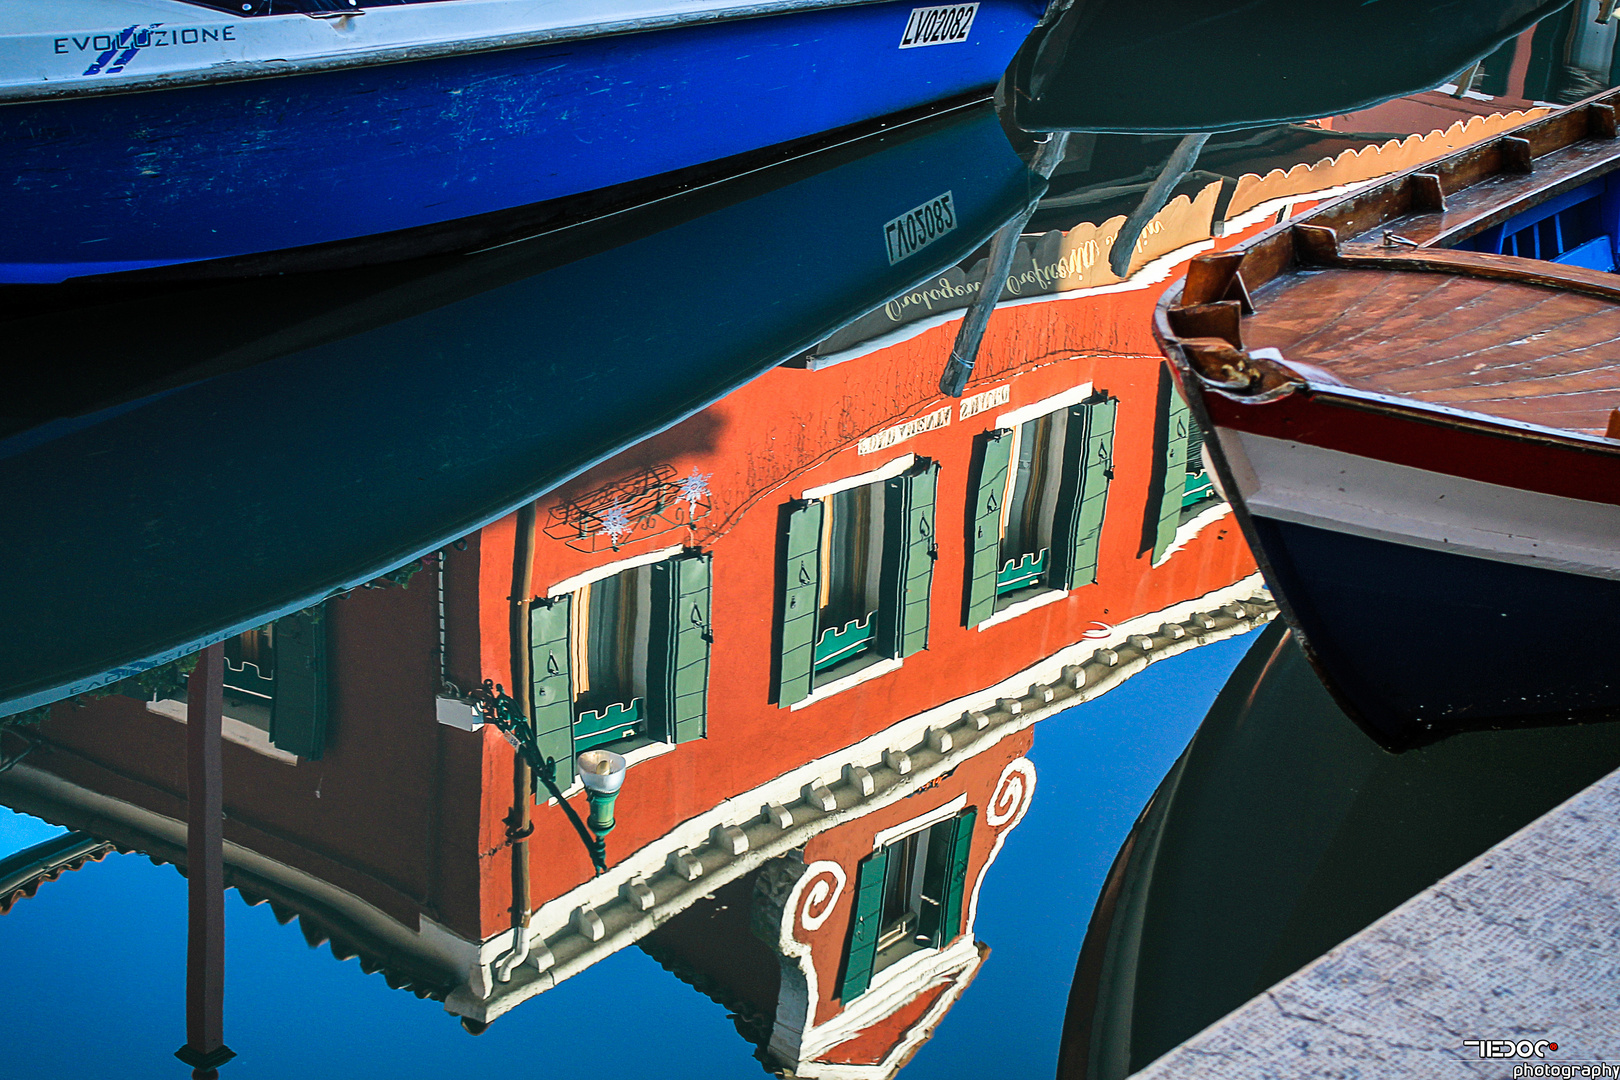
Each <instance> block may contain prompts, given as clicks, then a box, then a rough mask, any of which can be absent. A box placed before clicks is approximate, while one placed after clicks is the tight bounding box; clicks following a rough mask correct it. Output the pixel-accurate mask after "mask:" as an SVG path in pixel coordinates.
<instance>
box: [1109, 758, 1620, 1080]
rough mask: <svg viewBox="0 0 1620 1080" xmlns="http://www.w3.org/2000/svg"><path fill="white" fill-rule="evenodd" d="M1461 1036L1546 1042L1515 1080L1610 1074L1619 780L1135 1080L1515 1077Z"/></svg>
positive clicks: (1618, 1035)
mask: <svg viewBox="0 0 1620 1080" xmlns="http://www.w3.org/2000/svg"><path fill="white" fill-rule="evenodd" d="M1389 842H1390V844H1392V845H1393V844H1398V843H1400V842H1401V838H1400V837H1399V836H1391V837H1390V838H1389ZM1369 872H1374V873H1375V872H1376V868H1373V867H1369ZM1471 1039H1489V1040H1515V1041H1517V1040H1530V1041H1535V1040H1542V1039H1544V1040H1547V1041H1548V1042H1549V1043H1556V1044H1557V1047H1558V1048H1557V1050H1552V1049H1547V1050H1545V1051H1544V1054H1545V1056H1544V1057H1540V1058H1538V1057H1534V1056H1531V1057H1529V1058H1528V1059H1525V1060H1524V1062H1523V1063H1524V1064H1526V1065H1528V1066H1530V1067H1531V1068H1529V1069H1526V1070H1523V1071H1520V1072H1519V1073H1518V1074H1517V1075H1520V1076H1537V1075H1541V1076H1554V1075H1555V1076H1565V1075H1570V1076H1586V1075H1603V1076H1620V772H1615V773H1611V774H1610V775H1609V776H1607V777H1605V778H1604V779H1602V780H1600V781H1598V782H1597V783H1596V784H1594V785H1592V786H1591V787H1590V788H1587V789H1586V790H1585V791H1583V792H1581V793H1580V794H1578V795H1576V796H1574V797H1573V798H1571V799H1570V800H1569V801H1568V802H1566V803H1564V804H1563V805H1562V806H1560V807H1558V808H1557V809H1555V810H1553V811H1551V812H1550V813H1548V814H1547V815H1546V816H1544V817H1542V818H1541V819H1539V820H1537V821H1535V822H1532V823H1531V824H1530V825H1528V826H1526V827H1525V828H1524V829H1522V830H1520V831H1519V832H1517V833H1515V834H1514V835H1513V836H1510V837H1508V838H1507V839H1506V840H1504V841H1502V842H1501V843H1500V844H1498V845H1497V846H1496V847H1494V848H1492V849H1491V850H1489V851H1487V852H1486V853H1485V854H1483V855H1481V856H1480V857H1479V858H1477V859H1475V860H1474V861H1473V862H1470V863H1468V864H1467V865H1466V866H1463V867H1462V868H1460V869H1459V870H1457V871H1456V872H1455V873H1453V874H1451V875H1450V876H1449V877H1447V878H1445V879H1444V880H1442V881H1440V882H1439V883H1438V884H1436V885H1434V886H1432V887H1431V888H1429V889H1427V890H1425V891H1424V892H1422V893H1419V894H1418V895H1417V896H1415V897H1413V898H1412V899H1411V900H1409V901H1407V902H1406V903H1405V904H1403V905H1401V906H1400V907H1398V908H1396V909H1395V910H1394V911H1392V912H1390V913H1389V914H1388V915H1386V916H1384V918H1382V919H1380V920H1379V921H1378V922H1376V923H1374V924H1373V925H1371V926H1369V927H1368V928H1367V929H1365V930H1363V931H1362V932H1361V933H1359V934H1357V935H1356V936H1355V937H1353V938H1351V939H1350V940H1348V941H1346V942H1345V943H1344V944H1342V945H1340V946H1339V947H1338V948H1336V949H1334V950H1333V951H1332V952H1330V953H1328V954H1327V955H1326V956H1323V957H1322V958H1320V959H1319V960H1317V961H1315V962H1314V963H1312V964H1310V965H1309V966H1307V967H1305V968H1303V969H1302V970H1300V971H1299V972H1297V973H1295V974H1294V975H1292V976H1291V977H1289V978H1288V979H1285V980H1284V981H1282V982H1280V983H1278V984H1277V985H1276V986H1274V987H1272V988H1271V989H1270V990H1268V991H1266V992H1265V993H1264V994H1261V995H1260V996H1259V997H1256V998H1254V999H1253V1000H1251V1001H1250V1002H1248V1003H1247V1004H1246V1005H1244V1006H1242V1007H1241V1008H1239V1009H1237V1010H1235V1011H1234V1012H1232V1013H1231V1014H1229V1015H1228V1016H1226V1017H1225V1018H1224V1019H1222V1020H1220V1021H1218V1022H1217V1023H1215V1024H1213V1025H1211V1026H1210V1027H1208V1028H1206V1029H1204V1030H1203V1031H1202V1032H1200V1033H1199V1034H1197V1035H1195V1036H1193V1037H1192V1038H1191V1039H1189V1040H1187V1041H1186V1042H1185V1043H1183V1044H1181V1045H1180V1046H1179V1047H1177V1048H1176V1049H1174V1050H1172V1051H1170V1052H1169V1053H1168V1054H1166V1055H1164V1056H1163V1057H1161V1058H1160V1059H1159V1060H1157V1061H1155V1062H1154V1063H1153V1064H1151V1065H1149V1066H1148V1067H1147V1068H1145V1069H1143V1070H1142V1071H1141V1072H1139V1073H1137V1074H1136V1078H1137V1080H1194V1078H1196V1080H1208V1078H1212V1077H1245V1078H1254V1080H1259V1078H1271V1077H1275V1078H1278V1080H1294V1078H1298V1077H1333V1078H1341V1077H1342V1078H1346V1080H1349V1078H1366V1080H1373V1078H1378V1080H1401V1078H1407V1077H1412V1078H1418V1077H1422V1078H1425V1080H1428V1078H1435V1077H1469V1078H1473V1077H1491V1078H1497V1077H1503V1078H1505V1077H1512V1076H1514V1075H1515V1070H1514V1067H1515V1065H1516V1064H1520V1063H1521V1059H1518V1058H1515V1057H1507V1058H1494V1059H1482V1058H1481V1057H1480V1054H1479V1051H1478V1050H1477V1049H1475V1048H1474V1047H1469V1046H1464V1045H1463V1043H1464V1041H1465V1040H1471ZM1604 1061H1606V1062H1608V1063H1610V1065H1611V1070H1612V1071H1597V1070H1589V1066H1592V1065H1593V1063H1596V1062H1604ZM1548 1066H1554V1067H1556V1068H1547V1067H1548ZM1566 1066H1567V1067H1569V1070H1568V1071H1567V1072H1566V1068H1565V1067H1566ZM1535 1067H1542V1068H1544V1069H1546V1071H1543V1072H1536V1071H1534V1069H1535Z"/></svg>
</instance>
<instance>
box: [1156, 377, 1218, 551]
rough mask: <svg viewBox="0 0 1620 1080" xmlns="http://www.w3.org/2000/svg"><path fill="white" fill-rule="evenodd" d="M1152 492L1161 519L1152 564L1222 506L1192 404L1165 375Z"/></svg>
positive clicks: (1160, 396) (1161, 395) (1162, 381)
mask: <svg viewBox="0 0 1620 1080" xmlns="http://www.w3.org/2000/svg"><path fill="white" fill-rule="evenodd" d="M1156 434H1157V438H1156V440H1155V441H1156V449H1157V454H1156V456H1155V461H1154V477H1153V485H1154V486H1153V493H1152V495H1151V496H1150V498H1149V500H1148V506H1149V507H1150V510H1152V511H1156V516H1155V518H1154V520H1153V521H1151V522H1150V527H1151V529H1152V537H1151V540H1152V547H1153V561H1154V562H1158V561H1159V560H1160V559H1162V558H1164V556H1165V554H1166V553H1167V552H1168V551H1169V550H1170V546H1171V545H1172V544H1174V543H1175V541H1176V530H1177V529H1179V528H1181V526H1183V525H1185V524H1187V523H1189V522H1191V521H1192V520H1193V519H1194V518H1196V517H1198V516H1199V515H1200V514H1202V513H1203V512H1204V511H1205V510H1207V509H1209V508H1210V507H1211V506H1215V505H1219V504H1220V503H1221V501H1222V500H1221V497H1220V494H1219V493H1218V492H1217V491H1216V490H1215V481H1214V478H1213V477H1211V476H1210V475H1209V473H1208V472H1207V471H1206V470H1205V468H1204V454H1203V446H1204V432H1203V429H1202V428H1201V427H1199V425H1198V422H1197V421H1196V420H1194V419H1193V416H1192V413H1191V412H1190V411H1189V410H1188V408H1187V402H1186V400H1185V399H1183V398H1182V396H1181V394H1180V392H1179V391H1177V390H1176V388H1175V386H1174V385H1173V383H1172V382H1171V380H1170V376H1169V373H1168V372H1167V371H1163V370H1161V372H1160V376H1159V423H1158V425H1157V433H1156Z"/></svg>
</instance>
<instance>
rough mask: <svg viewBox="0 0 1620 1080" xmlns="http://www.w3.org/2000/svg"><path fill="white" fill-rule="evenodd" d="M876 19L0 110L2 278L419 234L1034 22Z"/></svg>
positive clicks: (768, 126)
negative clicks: (955, 39)
mask: <svg viewBox="0 0 1620 1080" xmlns="http://www.w3.org/2000/svg"><path fill="white" fill-rule="evenodd" d="M912 9H913V5H912V4H911V3H879V4H870V5H865V6H857V7H847V8H831V9H825V10H821V11H814V12H804V13H796V14H789V15H778V16H772V17H767V18H755V19H745V20H738V21H732V22H724V23H716V24H709V25H700V26H691V27H683V28H676V29H667V30H659V31H653V32H646V33H639V34H628V35H621V36H613V37H603V38H595V39H588V40H584V41H573V42H567V43H562V44H551V45H544V46H535V47H529V48H521V49H511V50H505V51H492V52H484V53H477V54H472V55H463V56H449V57H439V58H433V59H422V60H415V61H411V62H408V63H396V64H385V65H376V66H369V67H356V68H349V69H344V70H337V71H324V72H311V73H306V74H297V75H289V76H283V77H278V78H267V79H257V80H246V81H235V82H219V83H207V84H202V85H197V86H182V87H173V88H167V89H162V90H147V91H141V92H135V93H123V94H105V95H90V96H85V97H78V98H64V99H58V100H49V101H38V102H18V103H13V104H9V105H5V106H4V107H0V161H3V162H4V163H5V172H6V174H7V198H6V207H7V221H8V227H7V228H6V229H5V230H3V231H0V282H13V283H24V282H54V281H62V280H65V279H67V278H70V277H75V276H82V275H91V274H101V273H113V272H119V271H127V270H136V269H142V268H150V267H156V266H166V265H172V264H176V263H185V262H192V261H198V260H209V259H221V258H231V257H234V256H242V255H247V254H253V253H260V252H271V251H280V250H283V249H287V248H297V247H305V246H308V245H316V244H329V243H332V242H335V241H344V240H350V239H354V238H358V237H367V236H373V235H376V234H383V233H392V232H397V231H400V230H409V229H417V228H421V227H423V226H431V225H437V224H440V223H444V222H450V221H455V220H459V219H463V218H468V217H473V216H476V215H482V214H490V213H495V212H499V211H503V210H509V209H511V208H514V207H523V206H530V205H532V204H539V203H547V202H550V201H552V200H557V199H566V198H569V197H571V196H577V195H579V194H581V193H584V192H591V191H596V190H599V189H604V188H612V187H615V186H617V185H622V184H626V183H631V182H635V181H638V180H644V179H646V178H648V177H655V176H661V175H663V174H667V173H674V172H679V171H680V170H687V169H691V168H693V167H696V166H701V165H703V164H704V163H707V162H714V161H717V160H720V159H725V158H732V157H735V156H737V155H741V154H746V153H749V152H751V151H756V150H759V149H761V148H765V147H772V146H777V145H780V144H783V143H790V142H793V141H794V140H799V139H804V138H807V137H810V136H814V135H815V134H817V133H819V132H825V131H828V130H831V129H836V128H841V127H846V126H849V125H852V124H859V123H863V122H867V121H872V120H875V119H878V118H881V117H885V116H889V115H892V114H898V113H903V112H906V111H907V110H912V109H916V108H918V107H920V106H924V105H926V104H927V103H929V102H934V101H940V100H944V99H950V98H953V97H957V96H960V95H963V94H967V93H970V92H974V91H983V90H986V89H987V88H989V87H991V86H993V85H994V83H995V82H996V80H997V79H998V78H999V77H1000V75H1001V73H1002V71H1003V70H1004V69H1005V67H1006V65H1007V63H1008V61H1009V60H1010V58H1011V57H1012V55H1013V53H1014V51H1015V50H1016V49H1017V47H1018V45H1019V43H1020V42H1021V41H1022V40H1023V38H1024V36H1025V35H1026V34H1027V33H1028V32H1029V30H1030V29H1031V27H1033V26H1034V24H1035V22H1036V20H1037V19H1038V18H1039V15H1040V12H1041V9H1042V5H1040V4H1036V3H1031V2H1029V0H986V2H984V3H983V4H982V5H981V8H980V11H979V12H978V15H977V17H976V19H975V20H974V23H973V29H972V35H971V37H970V39H969V40H968V41H965V42H960V43H955V44H946V45H938V46H933V47H929V48H908V49H901V48H898V45H899V43H900V40H901V37H902V35H903V34H904V32H905V28H906V24H907V20H908V19H909V17H910V14H911V11H912Z"/></svg>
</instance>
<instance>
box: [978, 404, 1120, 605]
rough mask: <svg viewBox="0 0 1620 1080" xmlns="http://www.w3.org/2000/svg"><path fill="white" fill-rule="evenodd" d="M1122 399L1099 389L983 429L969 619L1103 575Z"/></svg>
mask: <svg viewBox="0 0 1620 1080" xmlns="http://www.w3.org/2000/svg"><path fill="white" fill-rule="evenodd" d="M1117 404H1118V402H1116V401H1114V400H1112V399H1110V398H1109V397H1108V396H1107V395H1106V394H1097V395H1093V396H1092V397H1091V398H1090V399H1088V400H1086V401H1083V402H1080V403H1078V404H1075V405H1069V406H1064V407H1062V408H1058V409H1055V410H1053V411H1052V412H1049V413H1047V414H1045V415H1044V416H1038V417H1036V418H1035V419H1033V420H1028V421H1025V422H1023V423H1020V424H1016V425H1014V426H1013V427H1010V428H1001V429H998V430H996V431H991V432H987V433H986V434H985V435H984V436H982V437H981V439H980V442H981V446H980V450H979V454H978V456H979V475H978V483H977V485H976V488H975V491H974V495H973V505H972V507H971V515H972V520H971V522H970V526H971V529H972V536H971V539H972V549H973V550H972V552H971V558H970V559H969V560H968V588H967V604H966V607H967V624H968V625H969V626H974V625H977V624H978V623H981V622H983V621H984V620H985V619H987V618H988V617H989V616H991V615H993V614H994V613H995V612H997V611H1001V610H1003V609H1005V608H1007V607H1009V606H1010V605H1012V604H1014V603H1017V602H1018V601H1020V600H1022V599H1025V598H1026V597H1029V596H1033V595H1035V594H1037V593H1042V592H1047V591H1050V590H1053V589H1057V590H1062V591H1065V592H1066V591H1068V590H1069V589H1074V588H1078V587H1080V586H1082V585H1089V584H1091V583H1092V582H1094V581H1096V580H1097V558H1098V551H1099V547H1100V543H1101V537H1102V523H1103V514H1104V510H1105V508H1106V505H1107V499H1108V485H1109V482H1110V481H1111V480H1112V478H1113V464H1114V462H1113V453H1114V416H1115V412H1116V406H1117Z"/></svg>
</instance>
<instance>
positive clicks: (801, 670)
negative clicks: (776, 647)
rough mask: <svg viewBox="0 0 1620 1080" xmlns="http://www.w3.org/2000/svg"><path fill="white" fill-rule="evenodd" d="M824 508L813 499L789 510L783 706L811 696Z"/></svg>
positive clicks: (784, 588)
mask: <svg viewBox="0 0 1620 1080" xmlns="http://www.w3.org/2000/svg"><path fill="white" fill-rule="evenodd" d="M822 509H823V508H822V505H821V503H820V502H819V501H815V500H812V501H810V502H806V503H802V504H800V505H798V506H796V507H794V508H793V510H791V511H790V512H789V514H788V523H787V564H786V566H785V567H784V568H783V570H784V580H783V583H782V657H781V659H782V669H781V678H780V681H779V688H780V692H779V693H778V695H777V699H776V700H777V704H778V705H780V706H782V707H783V708H786V707H787V706H789V705H792V704H793V703H794V702H795V701H802V700H804V699H805V698H807V697H809V696H810V676H811V674H812V673H813V671H814V670H815V653H816V615H817V613H818V612H819V611H820V610H821V514H822Z"/></svg>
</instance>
